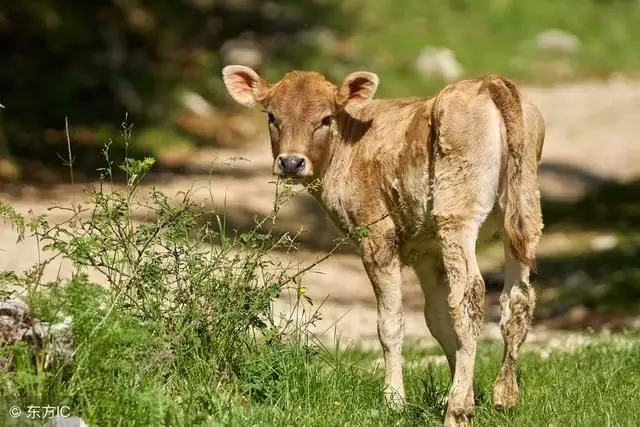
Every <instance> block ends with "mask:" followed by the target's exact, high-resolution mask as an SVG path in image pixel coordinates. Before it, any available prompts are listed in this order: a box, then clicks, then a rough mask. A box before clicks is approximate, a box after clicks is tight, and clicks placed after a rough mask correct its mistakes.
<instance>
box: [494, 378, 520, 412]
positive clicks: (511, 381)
mask: <svg viewBox="0 0 640 427" xmlns="http://www.w3.org/2000/svg"><path fill="white" fill-rule="evenodd" d="M518 395H519V391H518V383H517V381H516V378H515V376H513V377H512V378H506V377H500V378H498V380H497V381H496V383H495V384H494V386H493V407H494V408H495V409H497V410H498V411H503V410H505V409H507V408H513V407H514V406H516V404H517V403H518Z"/></svg>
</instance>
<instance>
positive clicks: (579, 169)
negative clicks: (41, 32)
mask: <svg viewBox="0 0 640 427" xmlns="http://www.w3.org/2000/svg"><path fill="white" fill-rule="evenodd" d="M525 92H526V93H527V94H528V96H530V97H531V98H532V99H533V100H534V102H536V103H537V104H538V105H539V106H540V108H541V109H542V111H543V114H544V116H545V119H546V122H547V140H546V145H545V150H544V157H543V161H544V164H543V169H542V191H543V194H544V196H545V197H547V198H554V199H562V200H569V199H573V198H576V197H578V196H579V195H581V194H582V193H583V192H584V191H585V190H586V189H588V188H589V187H590V186H591V185H594V184H596V183H598V182H601V181H602V180H605V179H614V180H620V181H625V180H628V179H630V178H632V177H633V176H638V175H640V148H638V145H637V135H638V131H640V124H639V123H638V117H639V114H640V83H636V82H622V81H618V82H612V83H607V84H603V83H585V84H576V85H569V86H562V87H557V88H544V89H543V88H526V89H525ZM237 156H242V157H244V158H246V159H247V160H241V161H233V162H227V160H228V159H230V158H232V157H237ZM212 163H213V166H212ZM190 167H191V168H192V170H193V174H192V175H188V176H184V175H183V176H164V177H159V179H158V180H157V181H156V182H154V185H155V186H156V187H158V188H159V189H160V190H162V191H163V192H165V193H168V194H176V193H178V192H180V191H184V190H185V189H189V188H197V189H199V190H198V192H197V195H198V196H197V197H200V198H202V200H203V202H205V203H208V204H213V205H214V206H216V207H218V208H219V209H221V210H222V211H223V212H226V213H228V214H229V218H231V219H232V220H233V221H236V222H235V223H232V224H231V226H232V227H241V228H246V227H250V226H251V224H252V223H253V216H254V215H268V214H269V213H270V212H271V210H272V207H273V195H274V189H275V186H274V184H272V183H271V181H272V178H271V177H270V168H271V158H270V152H269V149H268V143H267V142H266V141H262V142H260V143H258V144H256V146H255V147H253V148H252V149H249V150H238V151H233V150H203V151H202V152H201V153H199V155H198V156H197V158H196V159H194V160H193V162H192V163H191V165H190ZM209 169H211V171H212V174H211V175H208V173H203V172H206V171H207V170H209ZM209 189H210V190H211V192H209ZM23 190H24V191H22V194H21V195H20V196H19V197H16V196H12V195H10V194H8V193H0V198H1V199H2V200H5V201H8V202H10V203H12V204H13V205H14V206H15V207H16V208H17V209H18V210H20V211H22V212H24V213H26V212H27V211H28V210H30V209H31V210H33V211H34V212H36V213H40V212H45V211H46V209H47V208H48V207H49V206H51V205H52V204H54V203H63V204H64V203H69V202H70V201H71V200H72V199H73V197H76V198H77V197H81V195H80V192H79V189H78V188H71V187H70V186H59V187H57V188H55V189H53V190H49V189H48V190H46V191H42V190H38V189H37V188H26V189H23ZM278 218H279V219H278V222H277V230H279V231H290V232H296V231H298V230H299V229H300V227H302V228H303V230H305V231H304V232H303V233H302V235H301V241H302V242H303V244H302V246H301V252H300V253H298V254H296V255H295V256H289V257H290V258H295V259H299V260H301V261H303V262H310V261H312V260H314V259H316V258H317V257H318V256H321V255H322V254H324V253H326V251H327V250H329V249H330V248H331V247H332V246H333V242H334V239H335V238H336V237H337V235H336V233H335V231H334V229H333V226H332V225H331V224H330V223H329V222H328V221H327V220H326V218H325V216H324V214H323V212H322V211H321V210H320V209H319V208H318V207H317V206H316V205H315V202H313V201H312V200H311V199H310V197H309V196H308V195H305V194H300V195H298V196H296V197H295V198H294V199H293V200H291V201H290V202H289V203H288V204H287V205H286V206H285V207H284V208H283V210H282V211H281V212H280V214H279V217H278ZM52 220H55V218H52ZM14 241H15V239H14V237H13V233H12V231H11V229H10V228H9V227H8V225H7V224H2V223H0V270H22V269H25V268H27V267H29V266H30V265H32V264H33V263H34V262H36V261H37V257H38V250H37V246H36V244H35V242H34V241H32V240H27V241H25V242H22V243H20V244H15V243H14ZM562 241H563V240H562V236H555V237H554V236H549V237H547V238H545V239H544V240H543V243H542V247H541V252H542V253H547V254H552V253H554V251H558V250H562V245H563V244H562ZM559 242H560V243H559ZM499 258H500V257H498V258H496V257H495V256H493V255H491V256H487V257H484V258H483V259H482V262H481V264H482V267H484V268H488V267H495V266H496V265H497V264H496V262H499V261H500V259H499ZM68 273H69V269H68V266H64V265H63V266H62V267H61V268H60V274H63V275H66V274H68ZM47 274H51V275H55V274H58V271H57V269H56V268H52V269H51V270H50V271H48V273H47ZM407 278H408V280H407V284H406V286H405V289H404V291H405V301H406V305H407V310H406V328H407V337H408V339H409V340H411V341H415V342H420V343H433V339H432V338H431V337H430V335H429V334H428V331H427V328H426V326H425V324H424V320H423V318H422V309H421V306H422V296H421V294H420V291H419V287H418V285H417V284H416V281H415V278H414V277H413V276H412V275H411V274H410V273H408V276H407ZM305 286H306V287H307V289H308V295H309V296H310V297H311V298H312V299H313V300H314V301H315V302H321V301H325V302H324V305H323V307H322V315H323V316H322V320H321V321H320V322H319V323H318V324H317V327H316V331H317V332H318V333H321V332H324V334H323V340H324V341H325V342H331V341H333V340H334V339H335V338H336V336H337V337H338V338H339V340H340V341H341V342H343V343H348V342H352V341H355V342H358V343H360V344H361V345H363V346H374V347H376V346H377V345H378V344H377V337H376V309H375V303H374V297H373V292H372V290H371V287H370V284H369V282H368V279H367V277H366V275H365V273H364V270H363V268H362V266H361V264H360V261H359V258H358V257H357V256H356V255H355V254H354V253H353V252H350V251H344V252H342V253H339V254H337V255H335V256H333V257H332V258H330V259H329V260H327V261H326V262H324V263H323V264H321V265H320V266H318V267H317V268H316V269H315V270H314V272H313V273H310V274H308V275H307V276H306V278H305ZM286 305H287V302H286V300H285V299H284V298H283V300H282V301H281V306H282V307H286ZM496 319H497V314H496V310H495V307H489V316H488V320H489V324H488V325H487V328H486V329H485V336H486V337H487V338H496V339H498V337H499V331H496V327H497V325H496V324H495V321H496ZM533 336H534V337H535V334H534V335H533ZM532 339H535V338H532Z"/></svg>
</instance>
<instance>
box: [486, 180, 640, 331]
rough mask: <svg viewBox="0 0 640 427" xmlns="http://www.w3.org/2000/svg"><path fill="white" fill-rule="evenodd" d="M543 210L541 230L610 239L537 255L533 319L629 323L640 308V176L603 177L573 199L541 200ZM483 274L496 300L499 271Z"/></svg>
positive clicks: (565, 323)
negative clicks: (621, 180)
mask: <svg viewBox="0 0 640 427" xmlns="http://www.w3.org/2000/svg"><path fill="white" fill-rule="evenodd" d="M543 214H544V219H545V232H548V231H551V230H553V231H555V232H563V231H571V232H575V231H584V232H599V233H602V234H606V235H611V236H612V239H613V240H612V242H613V243H611V244H609V245H607V246H606V247H601V248H598V247H597V246H596V247H594V248H585V249H584V250H582V251H578V252H576V253H569V254H562V255H551V256H539V257H538V260H537V261H538V275H537V277H536V288H537V289H538V294H539V298H538V301H539V303H538V308H537V312H536V319H537V320H539V321H543V322H545V323H547V324H548V325H549V326H553V327H557V328H578V329H582V328H589V327H590V328H595V329H598V328H600V327H603V326H606V327H608V328H612V329H618V328H622V327H625V326H628V324H627V323H626V322H625V319H624V318H625V317H627V316H631V315H633V314H637V313H638V310H640V180H636V181H632V182H627V183H617V182H610V181H603V182H602V183H600V184H599V185H597V186H596V187H594V188H592V189H591V190H590V191H588V192H587V193H586V194H585V196H584V197H583V198H581V199H580V200H578V201H577V202H573V203H570V202H562V201H558V200H550V199H545V200H544V202H543ZM485 277H486V279H487V280H486V281H487V289H488V290H489V291H490V295H489V298H494V299H497V293H498V292H499V291H500V289H501V288H502V279H503V275H502V270H501V271H490V272H485ZM491 294H493V295H491Z"/></svg>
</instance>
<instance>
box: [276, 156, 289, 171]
mask: <svg viewBox="0 0 640 427" xmlns="http://www.w3.org/2000/svg"><path fill="white" fill-rule="evenodd" d="M278 167H279V168H280V169H281V170H283V171H286V170H287V161H286V159H285V158H284V157H278Z"/></svg>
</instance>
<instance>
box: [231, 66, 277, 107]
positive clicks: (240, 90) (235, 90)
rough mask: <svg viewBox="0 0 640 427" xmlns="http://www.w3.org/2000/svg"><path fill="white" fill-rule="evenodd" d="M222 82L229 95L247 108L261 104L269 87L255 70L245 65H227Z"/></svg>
mask: <svg viewBox="0 0 640 427" xmlns="http://www.w3.org/2000/svg"><path fill="white" fill-rule="evenodd" d="M222 80H223V81H224V85H225V86H226V87H227V91H228V92H229V95H231V97H232V98H233V99H235V100H236V102H238V103H239V104H242V105H244V106H245V107H253V106H254V105H255V104H257V103H259V102H261V101H262V100H263V99H264V98H265V96H266V93H267V90H268V89H269V85H268V84H267V82H266V81H264V79H263V78H262V77H260V76H259V75H258V73H256V72H255V71H254V70H253V69H251V68H249V67H245V66H244V65H227V66H226V67H224V68H223V69H222Z"/></svg>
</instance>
